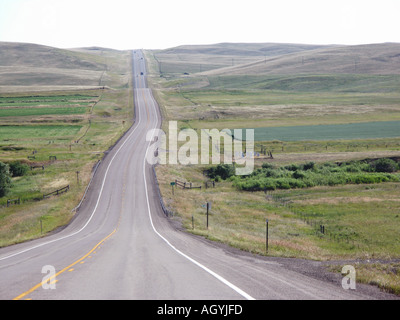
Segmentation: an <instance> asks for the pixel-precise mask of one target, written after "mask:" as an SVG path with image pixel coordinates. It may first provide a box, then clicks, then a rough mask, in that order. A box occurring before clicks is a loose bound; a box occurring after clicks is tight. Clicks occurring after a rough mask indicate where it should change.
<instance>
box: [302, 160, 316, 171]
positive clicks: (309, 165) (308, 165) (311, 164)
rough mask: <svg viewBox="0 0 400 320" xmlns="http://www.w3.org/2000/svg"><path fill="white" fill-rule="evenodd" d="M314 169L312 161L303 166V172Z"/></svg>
mask: <svg viewBox="0 0 400 320" xmlns="http://www.w3.org/2000/svg"><path fill="white" fill-rule="evenodd" d="M314 167H315V163H314V162H312V161H311V162H308V163H306V164H304V165H303V170H312V169H314Z"/></svg>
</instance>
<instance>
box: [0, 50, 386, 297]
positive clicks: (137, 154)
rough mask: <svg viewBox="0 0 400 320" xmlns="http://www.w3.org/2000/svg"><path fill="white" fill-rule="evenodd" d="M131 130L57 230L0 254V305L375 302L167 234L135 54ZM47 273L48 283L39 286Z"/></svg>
mask: <svg viewBox="0 0 400 320" xmlns="http://www.w3.org/2000/svg"><path fill="white" fill-rule="evenodd" d="M132 72H133V79H134V81H133V83H134V97H135V108H136V119H135V124H134V125H133V126H132V128H131V129H130V130H129V131H128V132H127V133H126V134H125V135H124V137H123V138H122V139H121V140H120V141H119V142H118V143H117V144H116V145H115V146H114V148H112V150H110V151H109V153H108V154H107V156H106V157H105V158H104V160H103V161H102V163H101V165H100V166H99V168H98V170H97V172H96V175H95V177H94V178H93V181H92V183H91V185H90V188H89V190H88V193H87V196H86V199H85V201H84V202H83V204H82V206H81V208H80V210H79V213H78V214H77V215H76V217H75V218H74V219H73V220H72V222H71V223H70V224H69V225H68V226H67V227H66V228H64V229H63V230H61V231H60V232H58V233H56V234H52V235H50V236H47V237H45V238H42V239H38V240H34V241H30V242H26V243H22V244H18V245H13V246H10V247H5V248H1V249H0V299H18V300H22V299H41V300H42V299H74V300H77V299H85V300H86V299H102V300H103V299H107V300H111V299H135V300H187V299H190V300H239V299H248V300H251V299H346V300H350V299H373V298H377V297H378V298H379V297H383V298H387V297H388V296H382V295H380V294H379V293H377V292H376V291H374V290H373V291H372V292H373V293H372V294H369V293H365V292H364V291H362V290H361V291H360V290H344V289H343V288H342V286H341V283H340V281H339V282H337V283H335V282H327V281H323V280H321V279H318V278H317V277H310V276H309V275H306V274H304V273H300V272H296V271H293V270H291V269H290V268H286V267H284V265H283V264H282V263H280V262H279V260H276V259H268V258H265V257H264V258H261V257H257V256H253V255H250V254H244V253H243V254H240V253H239V254H238V253H235V252H234V250H230V249H228V248H227V247H224V246H221V245H218V244H214V243H211V242H209V241H206V240H204V239H202V238H200V237H196V236H193V235H189V234H187V233H185V232H182V231H180V230H179V229H177V228H175V227H174V225H173V224H172V223H171V222H170V221H169V219H168V218H166V217H165V215H164V214H163V212H162V210H161V207H160V202H159V198H158V194H157V189H156V182H155V179H154V175H153V171H152V167H151V165H149V164H148V163H147V161H146V155H147V153H148V148H149V145H150V142H149V141H147V140H146V135H147V133H148V132H149V130H151V129H154V128H158V127H159V126H160V124H161V120H160V119H161V117H160V113H159V108H158V106H157V104H156V102H155V100H154V98H153V96H152V93H151V90H150V89H149V88H148V87H147V84H146V66H145V60H144V57H143V54H142V52H141V51H134V53H133V70H132ZM46 276H52V277H51V278H50V279H45V277H46Z"/></svg>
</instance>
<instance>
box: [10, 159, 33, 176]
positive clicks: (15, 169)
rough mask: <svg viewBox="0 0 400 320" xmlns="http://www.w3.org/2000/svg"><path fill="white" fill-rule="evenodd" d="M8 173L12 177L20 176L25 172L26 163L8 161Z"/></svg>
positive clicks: (27, 168) (26, 169)
mask: <svg viewBox="0 0 400 320" xmlns="http://www.w3.org/2000/svg"><path fill="white" fill-rule="evenodd" d="M9 166H10V173H11V174H12V176H13V177H22V176H24V175H26V174H27V172H28V170H29V167H28V165H26V164H24V163H21V162H18V161H15V162H12V163H10V165H9Z"/></svg>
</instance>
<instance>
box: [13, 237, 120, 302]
mask: <svg viewBox="0 0 400 320" xmlns="http://www.w3.org/2000/svg"><path fill="white" fill-rule="evenodd" d="M116 231H117V229H114V230H113V232H111V233H110V234H109V235H108V236H107V237H105V238H104V239H103V240H101V241H100V242H99V243H98V244H96V245H95V246H94V247H93V249H92V250H90V251H89V252H88V253H87V254H85V255H84V256H83V257H82V258H80V259H78V260H76V261H75V262H73V263H71V264H70V265H69V266H68V267H65V268H64V269H62V270H61V271H59V272H57V273H56V274H55V275H53V276H51V277H49V278H47V279H46V280H44V281H42V282H40V283H38V284H37V285H36V286H34V287H32V288H31V289H29V290H28V291H25V292H24V293H22V294H20V295H19V296H18V297H15V298H14V299H13V300H21V299H22V298H23V297H25V296H27V295H28V294H30V293H32V292H33V291H35V290H36V289H38V288H40V287H41V286H42V285H43V284H45V283H48V282H49V281H50V280H52V279H53V278H56V277H58V276H59V275H60V274H62V273H64V272H65V271H67V270H68V269H70V268H72V267H73V266H74V265H76V264H77V263H79V262H81V261H82V260H84V259H86V258H87V257H88V256H89V255H90V254H91V253H92V252H93V251H94V250H96V248H97V247H98V246H99V245H101V244H102V243H103V242H104V241H106V240H107V239H108V238H109V237H111V236H112V235H113V234H114V233H115V232H116Z"/></svg>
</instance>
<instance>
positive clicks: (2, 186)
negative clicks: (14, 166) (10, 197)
mask: <svg viewBox="0 0 400 320" xmlns="http://www.w3.org/2000/svg"><path fill="white" fill-rule="evenodd" d="M10 188H11V174H10V168H9V166H8V165H7V164H5V163H3V162H0V197H4V196H5V195H6V194H7V192H8V191H9V190H10Z"/></svg>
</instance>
